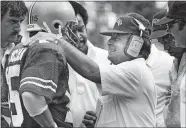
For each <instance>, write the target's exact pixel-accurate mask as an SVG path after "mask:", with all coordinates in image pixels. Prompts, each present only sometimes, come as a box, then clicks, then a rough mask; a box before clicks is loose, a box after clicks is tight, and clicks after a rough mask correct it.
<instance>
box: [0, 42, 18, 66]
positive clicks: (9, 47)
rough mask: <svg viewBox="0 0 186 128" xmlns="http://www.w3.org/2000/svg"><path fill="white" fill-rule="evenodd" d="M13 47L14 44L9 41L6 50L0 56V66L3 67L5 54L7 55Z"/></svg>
mask: <svg viewBox="0 0 186 128" xmlns="http://www.w3.org/2000/svg"><path fill="white" fill-rule="evenodd" d="M14 47H15V44H14V43H10V44H9V45H8V46H7V48H6V51H5V53H4V55H3V56H2V57H1V58H2V59H1V61H2V63H1V64H2V66H3V68H4V65H5V62H6V55H9V54H10V53H11V51H12V50H13V49H14Z"/></svg>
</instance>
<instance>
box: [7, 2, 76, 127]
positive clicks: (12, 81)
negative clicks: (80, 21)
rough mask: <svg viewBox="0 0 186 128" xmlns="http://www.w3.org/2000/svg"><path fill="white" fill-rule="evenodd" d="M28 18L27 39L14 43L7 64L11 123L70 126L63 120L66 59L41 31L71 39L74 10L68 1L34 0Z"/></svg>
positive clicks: (66, 110) (67, 113)
mask: <svg viewBox="0 0 186 128" xmlns="http://www.w3.org/2000/svg"><path fill="white" fill-rule="evenodd" d="M28 20H29V24H28V27H27V31H28V32H29V36H30V40H29V43H27V45H26V46H24V45H23V44H20V45H17V46H16V48H15V49H14V50H13V52H12V53H11V55H10V57H9V60H8V66H7V67H6V71H7V72H6V80H7V84H8V86H9V92H10V96H9V98H10V106H11V107H10V109H11V116H12V125H13V127H33V128H36V127H65V128H68V127H72V124H71V123H72V122H70V121H67V120H65V119H66V116H71V114H70V111H69V108H68V103H69V96H70V94H69V87H68V77H69V71H68V66H67V63H66V59H65V57H64V55H63V52H62V50H61V49H60V47H58V45H57V44H55V43H54V42H49V41H47V40H44V39H42V38H43V37H42V36H40V33H43V32H44V33H46V32H52V33H54V34H56V36H59V35H60V36H61V34H63V35H64V36H66V37H67V38H68V39H69V40H70V41H72V42H73V39H72V38H69V36H70V35H73V33H72V31H73V30H72V29H71V28H73V27H75V25H76V18H75V12H74V10H73V8H72V6H71V4H70V3H69V2H34V3H33V4H32V5H31V6H30V8H29V16H28ZM59 30H60V31H59ZM61 30H63V31H62V32H63V33H61ZM69 32H71V33H69ZM68 119H69V118H68Z"/></svg>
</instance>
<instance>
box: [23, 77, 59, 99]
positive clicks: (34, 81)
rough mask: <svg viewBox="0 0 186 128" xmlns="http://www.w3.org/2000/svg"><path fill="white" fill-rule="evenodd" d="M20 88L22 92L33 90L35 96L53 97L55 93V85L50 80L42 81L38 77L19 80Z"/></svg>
mask: <svg viewBox="0 0 186 128" xmlns="http://www.w3.org/2000/svg"><path fill="white" fill-rule="evenodd" d="M20 88H21V90H22V91H30V90H34V92H35V93H37V94H42V95H43V96H47V97H53V94H54V93H56V89H57V85H56V84H55V83H54V82H53V81H52V80H44V79H42V78H38V77H25V78H24V79H22V80H21V83H20Z"/></svg>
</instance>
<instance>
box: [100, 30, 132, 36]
mask: <svg viewBox="0 0 186 128" xmlns="http://www.w3.org/2000/svg"><path fill="white" fill-rule="evenodd" d="M114 33H117V34H127V33H132V32H128V31H119V30H108V31H106V32H100V34H101V35H105V36H112V34H114Z"/></svg>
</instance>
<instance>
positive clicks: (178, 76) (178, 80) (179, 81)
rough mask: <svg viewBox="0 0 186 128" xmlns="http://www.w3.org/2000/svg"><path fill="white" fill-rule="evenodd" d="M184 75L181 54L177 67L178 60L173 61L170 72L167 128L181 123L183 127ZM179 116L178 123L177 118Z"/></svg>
mask: <svg viewBox="0 0 186 128" xmlns="http://www.w3.org/2000/svg"><path fill="white" fill-rule="evenodd" d="M185 74H186V53H184V54H183V56H182V59H181V61H180V65H178V60H177V59H175V60H174V66H173V68H172V70H171V72H170V78H171V82H172V84H171V91H172V94H171V95H172V96H171V101H172V102H171V103H170V104H169V108H171V110H169V109H168V114H167V120H166V121H167V126H173V125H178V124H176V123H177V122H180V123H181V126H182V127H185V93H186V92H185V80H186V79H185ZM179 116H180V121H179V120H178V119H177V117H179Z"/></svg>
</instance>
